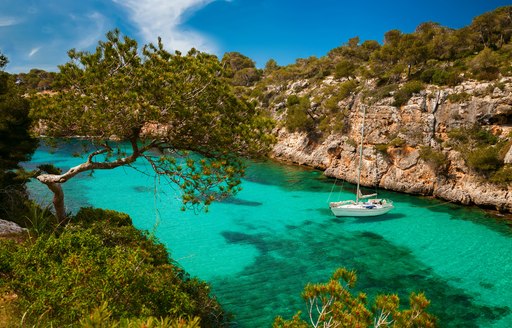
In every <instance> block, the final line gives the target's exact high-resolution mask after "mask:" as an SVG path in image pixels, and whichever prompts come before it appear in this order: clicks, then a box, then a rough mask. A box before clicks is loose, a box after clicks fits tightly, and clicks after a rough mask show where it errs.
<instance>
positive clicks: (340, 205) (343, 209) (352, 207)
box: [329, 106, 394, 217]
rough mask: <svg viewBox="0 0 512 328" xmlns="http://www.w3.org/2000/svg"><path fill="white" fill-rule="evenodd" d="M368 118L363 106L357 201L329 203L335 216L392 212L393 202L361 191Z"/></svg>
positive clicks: (375, 214) (373, 214)
mask: <svg viewBox="0 0 512 328" xmlns="http://www.w3.org/2000/svg"><path fill="white" fill-rule="evenodd" d="M365 116H366V107H365V106H363V122H362V126H361V144H360V146H359V166H358V170H357V193H356V200H355V201H354V200H342V201H339V202H331V203H329V207H330V208H331V211H332V213H333V214H334V215H335V216H358V217H362V216H377V215H383V214H386V213H387V212H389V211H391V210H392V209H393V208H394V206H393V202H392V201H390V200H388V199H378V198H372V199H370V198H371V197H376V196H377V194H376V193H375V194H370V195H363V194H362V193H361V189H360V182H361V166H362V163H363V140H364V119H365Z"/></svg>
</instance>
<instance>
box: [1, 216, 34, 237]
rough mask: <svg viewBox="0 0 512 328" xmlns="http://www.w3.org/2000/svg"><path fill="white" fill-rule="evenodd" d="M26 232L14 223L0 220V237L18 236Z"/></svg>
mask: <svg viewBox="0 0 512 328" xmlns="http://www.w3.org/2000/svg"><path fill="white" fill-rule="evenodd" d="M26 230H27V229H25V228H22V227H20V226H19V225H17V224H16V223H14V222H11V221H6V220H2V219H0V236H8V235H14V234H20V233H22V232H24V231H26Z"/></svg>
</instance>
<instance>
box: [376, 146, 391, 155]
mask: <svg viewBox="0 0 512 328" xmlns="http://www.w3.org/2000/svg"><path fill="white" fill-rule="evenodd" d="M388 148H389V145H388V144H377V145H375V149H376V150H377V151H378V152H379V153H381V154H383V155H386V156H387V155H388Z"/></svg>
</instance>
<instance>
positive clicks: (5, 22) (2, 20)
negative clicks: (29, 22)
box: [0, 17, 21, 27]
mask: <svg viewBox="0 0 512 328" xmlns="http://www.w3.org/2000/svg"><path fill="white" fill-rule="evenodd" d="M20 22H21V20H19V19H17V18H14V17H0V27H6V26H12V25H16V24H19V23H20Z"/></svg>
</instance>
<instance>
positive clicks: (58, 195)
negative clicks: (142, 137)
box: [36, 130, 155, 223]
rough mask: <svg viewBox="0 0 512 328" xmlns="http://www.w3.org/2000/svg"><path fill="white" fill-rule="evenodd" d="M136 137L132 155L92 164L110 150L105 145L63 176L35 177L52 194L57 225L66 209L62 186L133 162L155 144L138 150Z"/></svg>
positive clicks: (62, 220)
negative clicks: (83, 175) (83, 174)
mask: <svg viewBox="0 0 512 328" xmlns="http://www.w3.org/2000/svg"><path fill="white" fill-rule="evenodd" d="M134 133H140V130H136V131H134ZM137 136H138V134H136V137H134V138H132V139H131V140H130V142H131V145H132V149H133V153H132V154H131V155H130V156H127V157H123V158H118V159H117V160H115V161H112V162H94V161H93V158H94V157H95V156H97V155H100V154H104V153H106V152H108V151H110V150H111V149H110V147H108V146H107V145H105V146H104V147H105V148H103V149H99V150H97V151H95V152H93V153H91V154H90V155H89V157H88V158H87V161H86V162H85V163H82V164H79V165H77V166H75V167H72V168H70V169H69V170H68V171H67V172H65V173H63V174H40V175H38V176H37V177H36V178H37V180H39V181H40V182H42V183H44V184H45V185H46V186H48V188H49V189H50V190H51V191H52V192H53V207H54V209H55V215H56V216H57V219H58V220H59V223H63V222H64V221H65V220H66V208H65V206H64V191H63V190H62V184H63V183H64V182H66V181H68V180H69V179H71V178H72V177H74V176H75V175H77V174H79V173H81V172H85V171H91V170H108V169H113V168H116V167H119V166H124V165H128V164H131V163H133V162H135V160H136V159H137V158H138V157H139V156H141V154H142V153H143V152H145V151H147V150H148V149H151V147H153V145H154V144H155V143H154V142H151V143H149V144H148V145H146V146H145V147H143V148H142V149H139V147H138V145H137Z"/></svg>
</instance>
